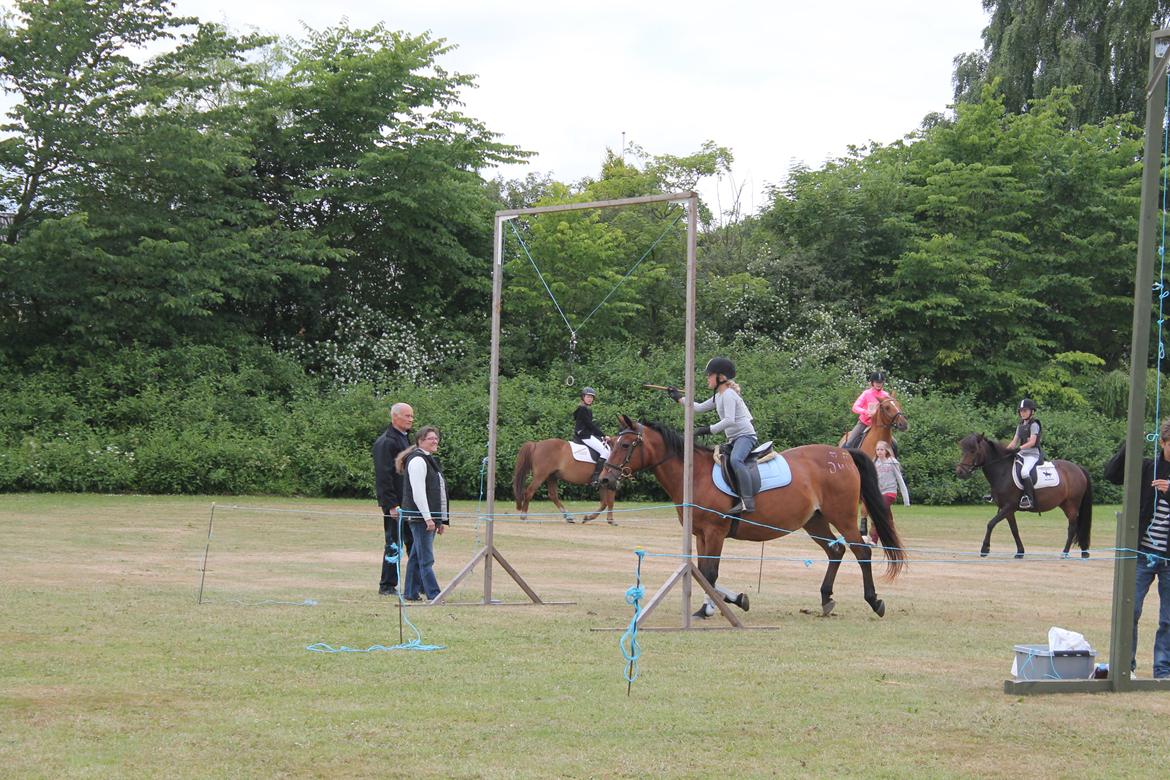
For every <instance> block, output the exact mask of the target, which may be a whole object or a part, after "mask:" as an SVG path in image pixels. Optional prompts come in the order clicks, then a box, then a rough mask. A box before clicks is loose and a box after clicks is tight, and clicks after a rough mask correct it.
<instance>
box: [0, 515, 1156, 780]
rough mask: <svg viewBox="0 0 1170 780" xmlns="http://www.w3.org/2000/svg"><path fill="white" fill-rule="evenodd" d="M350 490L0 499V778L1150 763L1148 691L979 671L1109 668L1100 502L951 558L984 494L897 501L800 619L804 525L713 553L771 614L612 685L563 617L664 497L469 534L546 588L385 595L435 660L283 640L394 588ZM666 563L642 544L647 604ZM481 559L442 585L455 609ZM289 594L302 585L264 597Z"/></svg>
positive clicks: (903, 772)
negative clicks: (288, 495)
mask: <svg viewBox="0 0 1170 780" xmlns="http://www.w3.org/2000/svg"><path fill="white" fill-rule="evenodd" d="M213 501H215V502H216V503H217V508H216V512H215V529H214V535H213V538H212V541H211V549H210V555H209V560H208V565H207V577H206V583H205V590H204V594H203V595H204V598H205V600H206V602H207V603H204V604H202V605H197V604H196V596H197V594H198V589H199V583H200V567H201V560H202V556H203V551H204V545H205V542H206V540H207V525H208V519H209V515H210V508H211V505H212V502H213ZM244 506H247V507H252V508H243V507H244ZM256 507H263V508H265V509H266V510H267V509H280V510H285V511H258V510H257V509H255V508H256ZM371 507H372V504H371V503H370V502H357V501H290V500H286V499H271V498H267V499H265V498H251V499H246V500H245V499H238V498H232V499H212V498H191V497H186V498H175V497H138V496H68V495H50V496H39V495H28V496H24V495H8V496H3V497H0V775H2V776H6V777H109V776H113V777H149V776H164V775H165V776H168V777H269V776H296V777H301V776H321V777H331V778H332V777H380V778H386V777H402V776H412V777H481V776H483V777H627V776H643V777H645V776H652V777H712V776H723V777H804V776H833V777H840V776H857V777H898V778H903V777H972V778H975V777H979V778H983V777H1150V778H1153V777H1158V778H1162V777H1165V776H1166V772H1167V769H1166V767H1167V762H1168V760H1170V740H1168V738H1167V733H1168V727H1170V696H1166V695H1164V694H1161V693H1156V694H1151V693H1128V694H1096V695H1092V694H1069V695H1056V696H1029V697H1022V698H1021V697H1014V696H1006V695H1005V694H1004V693H1003V689H1002V684H1003V680H1004V679H1005V678H1007V677H1008V676H1009V673H1010V667H1011V662H1012V657H1013V652H1012V646H1013V645H1014V644H1017V643H1041V642H1044V641H1045V640H1046V636H1047V632H1048V629H1049V627H1050V626H1054V625H1056V626H1062V627H1065V628H1069V629H1072V630H1075V631H1080V632H1081V633H1083V634H1084V635H1085V636H1086V637H1087V638H1088V640H1089V641H1090V642H1091V643H1092V644H1093V646H1094V647H1095V648H1096V649H1097V650H1098V652H1099V653H1100V657H1099V658H1098V660H1099V661H1106V660H1109V659H1107V658H1106V656H1107V654H1108V645H1109V619H1110V599H1111V595H1112V577H1113V562H1112V555H1111V553H1110V552H1109V548H1111V547H1112V546H1113V512H1114V510H1115V507H1097V510H1096V514H1095V528H1094V548H1095V550H1097V551H1098V552H1095V553H1094V556H1093V557H1092V558H1091V559H1089V560H1088V561H1082V560H1079V559H1074V560H1060V559H1059V558H1058V556H1057V553H1058V552H1059V550H1060V548H1061V546H1062V545H1063V539H1064V521H1063V518H1062V517H1059V516H1058V515H1055V514H1052V513H1049V514H1046V515H1044V516H1043V517H1041V518H1039V519H1037V518H1031V519H1028V520H1025V521H1024V523H1023V527H1022V534H1023V538H1024V543H1025V545H1027V547H1028V552H1029V557H1028V558H1026V559H1024V560H1022V561H1014V560H1011V559H1010V557H1006V556H1007V554H1008V553H1010V552H1011V550H1012V549H1013V545H1012V543H1011V538H1010V534H1009V533H1008V532H1007V529H1006V527H1001V528H1000V529H998V531H997V536H996V538H995V539H994V540H993V555H996V554H998V555H997V557H993V558H990V559H987V560H980V559H979V558H978V556H973V557H972V556H971V555H970V553H972V552H974V551H976V550H977V549H978V546H979V541H980V539H981V537H982V533H983V528H984V524H985V522H986V520H987V519H988V518H989V517H990V515H991V510H990V508H989V507H986V506H981V507H963V508H944V509H939V508H933V507H910V508H908V509H907V508H898V509H897V510H896V511H897V522H898V526H899V529H900V531H901V533H902V535H903V538H904V540H905V543H906V545H907V547H909V548H910V549H911V564H910V567H909V570H908V571H907V572H906V573H905V575H904V576H903V577H902V578H900V579H899V580H898V581H897V582H895V583H893V584H889V583H885V582H883V581H881V580H879V583H878V592H879V595H880V596H881V597H883V598H884V599H885V600H886V604H887V613H886V616H885V617H884V618H881V619H879V618H877V617H876V616H875V615H874V614H873V613H872V612H871V611H870V609H869V607H868V606H867V605H866V604H865V603H864V602H863V601H862V599H861V578H860V574H859V572H858V568H857V566H856V564H852V563H851V562H852V558H851V557H849V558H847V559H846V563H845V564H844V565H843V566H842V569H841V574H840V576H839V577H838V580H837V589H836V599H837V602H838V607H837V612H836V614H835V615H834V616H833V617H831V618H821V617H818V616H817V613H819V609H818V606H819V603H820V599H819V594H818V588H819V584H820V580H821V577H822V576H823V574H824V558H823V555H822V554H821V553H820V551H819V548H817V547H816V546H815V545H814V544H812V542H811V541H809V540H808V539H807V537H804V536H803V535H801V536H794V537H793V538H791V539H787V540H784V541H777V542H770V543H768V544H767V545H766V546H765V547H764V548H763V554H764V556H765V561H764V563H763V568H762V574H761V563H760V560H759V557H760V554H761V547H760V545H758V544H746V543H742V542H730V543H728V547H727V549H726V550H725V554H726V555H728V556H736V559H732V560H726V561H725V562H724V565H723V569H722V572H721V579H720V582H721V583H722V584H725V585H728V586H729V587H733V588H736V589H740V590H745V591H747V592H748V593H749V594H750V596H751V600H752V601H751V611H750V612H748V613H747V614H746V615H744V618H745V620H746V622H747V623H748V625H749V626H753V627H772V629H773V630H750V631H731V630H718V631H716V630H705V629H706V628H707V627H717V626H720V625H721V623H719V622H717V620H716V619H712V620H711V621H708V622H706V623H704V624H703V625H704V628H703V629H701V630H697V631H692V632H686V633H683V632H642V633H641V634H640V640H641V643H642V651H643V654H642V658H641V676H640V677H639V678H638V679H637V681H636V682H634V684H633V686H632V692H631V694H630V695H629V696H627V695H626V683H625V680H624V678H623V671H624V668H625V667H624V662H623V659H622V655H621V652H620V650H619V647H618V638H619V635H620V632H618V631H598V630H593V629H604V628H621V627H624V626H625V625H626V624H627V623H628V622H629V619H630V616H631V614H632V609H631V607H629V606H628V605H627V604H626V603H625V599H624V595H625V591H626V589H627V588H629V587H630V586H631V585H633V584H634V569H635V564H636V556H635V555H634V554H633V550H634V548H635V547H637V546H642V547H644V548H645V549H646V550H648V551H649V552H650V553H664V554H667V556H669V555H673V554H677V553H678V552H679V550H680V546H681V542H680V537H679V526H678V523H677V521H676V520H675V519H674V516H673V512H671V511H670V510H666V511H663V510H655V509H645V508H644V509H641V510H639V511H633V512H625V513H622V514H620V515H619V525H618V526H616V527H611V526H607V525H605V524H604V523H602V524H597V523H596V522H594V523H591V524H589V525H585V526H582V525H566V524H565V523H562V522H560V521H559V520H555V521H554V520H553V519H552V518H546V519H545V521H544V522H530V523H527V524H519V523H517V522H505V521H501V522H498V523H497V524H496V532H495V539H496V543H497V546H498V547H499V549H500V550H501V552H502V553H503V554H504V555H505V556H506V557H507V558H508V560H509V561H510V562H511V563H512V564H513V565H514V566H515V567H516V568H517V569H518V570H519V572H520V573H521V574H522V575H523V576H524V577H525V578H526V579H527V581H528V582H529V584H530V585H532V587H533V588H534V589H535V590H536V591H537V592H538V593H539V594H540V596H541V597H542V598H544V599H546V600H558V601H572V602H575V603H574V604H572V605H565V606H519V605H511V604H513V603H515V602H520V601H522V600H523V598H522V594H521V593H520V591H519V589H518V588H516V587H515V586H514V585H513V584H512V583H511V581H510V580H509V579H508V578H507V576H506V575H505V574H504V572H502V571H501V570H500V568H499V567H496V568H495V569H494V574H495V578H494V579H495V588H494V595H495V596H496V597H497V598H499V599H501V600H503V601H504V602H509V605H501V606H491V607H483V606H474V607H473V606H442V607H433V608H413V607H412V608H411V609H409V610H408V612H407V615H408V616H409V618H410V620H411V621H413V622H414V624H415V625H417V627H418V628H419V630H420V632H421V634H422V640H423V642H426V643H431V644H441V645H445V646H446V649H445V650H442V651H439V652H406V651H394V652H373V653H360V654H335V655H325V654H318V653H312V652H308V651H307V650H306V646H307V645H310V644H312V643H315V642H325V643H328V644H330V645H333V646H340V645H347V646H350V647H361V648H365V647H368V646H370V645H374V644H385V645H392V644H395V643H397V642H398V632H399V611H398V608H397V602H396V601H395V600H390V599H386V598H382V597H379V596H378V595H377V593H376V588H377V569H378V555H379V551H380V545H381V520H380V518H379V517H377V516H376V515H374V514H372V513H371V511H370V510H371ZM548 507H549V505H548V504H543V503H542V504H537V505H535V506H534V511H542V510H543V511H547V508H548ZM619 507H620V505H619ZM503 508H505V507H501V509H503ZM577 508H578V509H579V508H581V507H577ZM624 508H625V509H630V507H624ZM457 510H461V511H463V512H467V513H469V515H470V516H467V517H463V518H460V521H459V522H457V523H456V524H455V526H454V527H453V528H452V530H451V532H450V533H448V534H446V535H445V536H444V537H443V538H442V539H440V540H439V542H438V544H437V545H436V554H437V557H438V564H437V566H436V571H437V573H438V575H439V579H440V581H441V582H445V581H446V580H447V579H449V578H450V577H451V576H453V574H454V573H455V572H456V571H458V570H459V569H460V568H461V567H462V566H463V564H464V563H466V562H467V561H468V560H469V559H470V558H471V556H472V554H473V553H474V552H475V551H476V550H477V549H478V543H477V538H478V537H479V535H480V533H481V531H482V529H477V528H476V522H475V519H474V512H475V506H474V504H470V505H469V504H463V505H460V506H458V507H457ZM1033 555H1034V556H1035V557H1033ZM998 556H1005V557H998ZM806 561H807V562H811V565H806ZM678 564H679V560H678V559H677V558H674V557H648V558H647V559H646V562H645V563H644V565H643V572H642V573H643V580H644V586H645V587H646V590H647V593H648V594H650V593H653V592H654V591H655V590H656V589H657V587H658V585H660V584H661V583H662V581H663V579H664V578H665V576H666V575H667V573H668V572H670V571H672V570H673V569H674V568H676V567H677V566H678ZM482 572H483V570H482V566H481V567H480V568H478V569H477V570H476V572H475V573H474V574H473V575H472V577H471V578H469V579H468V580H467V582H466V584H465V586H464V587H463V588H462V589H461V590H460V592H459V593H457V594H456V596H455V599H456V600H469V601H470V600H478V599H479V598H480V597H481V595H482V588H483V577H482ZM1154 598H1155V597H1154V596H1151V605H1150V606H1149V607H1148V609H1147V617H1146V619H1145V620H1143V624H1142V628H1143V631H1142V639H1141V642H1140V646H1139V653H1138V668H1139V673H1140V674H1142V675H1143V676H1148V675H1149V667H1150V644H1151V641H1152V632H1153V623H1154V621H1152V620H1151V619H1150V616H1151V612H1152V610H1153V606H1152V604H1153V601H1152V600H1153V599H1154ZM305 600H313V601H316V602H317V603H316V605H314V606H290V605H287V604H273V603H269V602H280V601H284V602H294V603H295V602H300V603H302V604H303V603H304V601H305ZM695 606H697V603H696V604H695ZM680 612H681V600H680V598H679V596H678V595H676V594H674V593H672V594H671V595H670V596H669V597H668V598H667V600H666V602H665V603H664V605H663V606H662V608H661V609H659V610H658V612H656V613H655V615H654V616H653V618H652V623H653V624H655V625H658V626H664V627H666V626H674V625H678V624H679V623H680V622H681V618H680Z"/></svg>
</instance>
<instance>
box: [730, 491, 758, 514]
mask: <svg viewBox="0 0 1170 780" xmlns="http://www.w3.org/2000/svg"><path fill="white" fill-rule="evenodd" d="M754 511H756V497H755V496H740V499H739V501H737V502H736V503H735V506H733V507H732V508H731V510H730V511H729V512H728V514H731V515H750V514H751V513H752V512H754Z"/></svg>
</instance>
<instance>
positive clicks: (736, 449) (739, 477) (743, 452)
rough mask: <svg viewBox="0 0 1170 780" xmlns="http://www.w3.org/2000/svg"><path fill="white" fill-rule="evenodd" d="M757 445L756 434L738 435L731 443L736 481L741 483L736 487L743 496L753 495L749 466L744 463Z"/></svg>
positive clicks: (732, 465)
mask: <svg viewBox="0 0 1170 780" xmlns="http://www.w3.org/2000/svg"><path fill="white" fill-rule="evenodd" d="M755 446H756V437H755V436H737V437H736V438H735V441H733V442H732V443H731V470H732V472H733V473H734V474H735V481H736V482H738V483H739V484H738V485H736V487H737V488H738V489H739V497H740V498H743V497H744V495H745V494H746V495H747V496H749V497H750V496H752V495H753V493H752V492H751V485H752V477H751V474H750V473H749V472H748V468H747V466H745V465H744V460H745V459H746V458H747V456H748V455H749V454H751V451H752V449H753V448H754V447H755Z"/></svg>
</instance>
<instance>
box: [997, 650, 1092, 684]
mask: <svg viewBox="0 0 1170 780" xmlns="http://www.w3.org/2000/svg"><path fill="white" fill-rule="evenodd" d="M1096 657H1097V651H1096V650H1050V649H1048V645H1016V669H1015V673H1016V679H1017V680H1087V679H1089V678H1090V677H1092V676H1093V669H1094V668H1096V665H1097V664H1096V661H1095V660H1094V659H1095V658H1096Z"/></svg>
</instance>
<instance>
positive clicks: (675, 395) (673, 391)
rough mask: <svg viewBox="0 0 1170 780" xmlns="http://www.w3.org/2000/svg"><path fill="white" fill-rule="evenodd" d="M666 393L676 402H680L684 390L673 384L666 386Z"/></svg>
mask: <svg viewBox="0 0 1170 780" xmlns="http://www.w3.org/2000/svg"><path fill="white" fill-rule="evenodd" d="M666 394H667V395H668V396H670V400H672V401H674V402H675V403H678V402H679V401H681V400H682V397H683V394H682V390H679V389H678V388H677V387H675V386H673V385H671V386H670V387H668V388H666Z"/></svg>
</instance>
